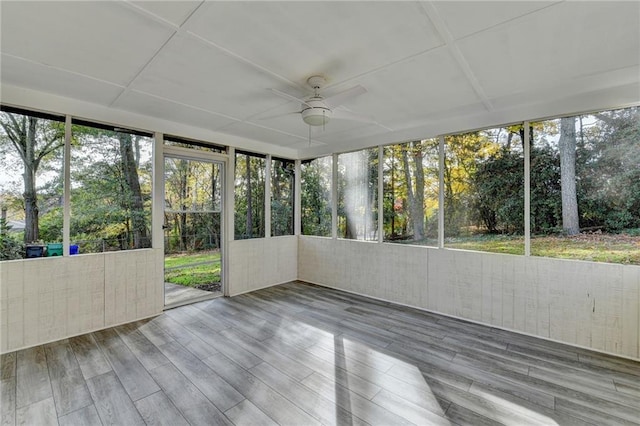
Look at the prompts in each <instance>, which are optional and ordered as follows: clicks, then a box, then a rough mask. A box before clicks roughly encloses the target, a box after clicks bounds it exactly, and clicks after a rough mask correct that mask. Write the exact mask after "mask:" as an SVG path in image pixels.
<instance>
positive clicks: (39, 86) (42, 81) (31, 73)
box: [0, 54, 122, 112]
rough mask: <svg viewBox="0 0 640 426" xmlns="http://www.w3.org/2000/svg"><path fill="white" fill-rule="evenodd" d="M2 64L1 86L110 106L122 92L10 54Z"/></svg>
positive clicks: (3, 56)
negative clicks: (6, 85) (24, 88)
mask: <svg viewBox="0 0 640 426" xmlns="http://www.w3.org/2000/svg"><path fill="white" fill-rule="evenodd" d="M0 64H1V66H0V74H1V75H2V84H9V85H12V86H19V87H26V88H29V89H32V90H39V91H42V92H47V93H53V94H56V95H60V96H65V97H68V98H74V99H79V100H82V101H87V102H93V103H97V104H101V105H109V104H110V103H111V102H112V101H113V100H114V99H115V98H116V97H117V96H118V95H119V94H120V93H121V92H122V87H121V86H117V85H114V84H109V83H105V82H103V81H99V80H95V79H91V78H87V77H84V76H82V75H78V74H74V73H70V72H67V71H63V70H60V69H57V68H53V67H48V66H45V65H41V64H38V63H34V62H29V61H25V60H24V59H20V58H16V57H13V56H10V55H5V54H3V55H2V59H1V62H0ZM58 112H59V111H58Z"/></svg>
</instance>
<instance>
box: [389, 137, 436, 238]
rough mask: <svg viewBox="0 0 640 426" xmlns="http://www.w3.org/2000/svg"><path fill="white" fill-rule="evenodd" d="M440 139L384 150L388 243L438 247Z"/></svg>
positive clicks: (394, 146)
mask: <svg viewBox="0 0 640 426" xmlns="http://www.w3.org/2000/svg"><path fill="white" fill-rule="evenodd" d="M438 149H439V148H438V140H437V139H427V140H422V141H414V142H408V143H405V144H398V145H391V146H387V147H385V148H384V159H383V173H384V241H387V242H394V243H408V244H419V245H427V246H437V245H438Z"/></svg>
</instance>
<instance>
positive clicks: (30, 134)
mask: <svg viewBox="0 0 640 426" xmlns="http://www.w3.org/2000/svg"><path fill="white" fill-rule="evenodd" d="M37 122H38V119H37V118H33V117H29V118H27V126H26V127H27V128H26V129H25V131H26V132H25V133H26V134H25V135H24V136H25V141H24V143H25V145H24V175H23V179H24V194H23V197H24V219H25V227H24V242H25V243H27V244H28V243H32V242H36V241H38V240H39V239H40V227H39V223H38V222H39V216H38V213H39V212H38V193H37V192H36V171H37V170H38V162H37V160H36V155H35V149H36V124H37Z"/></svg>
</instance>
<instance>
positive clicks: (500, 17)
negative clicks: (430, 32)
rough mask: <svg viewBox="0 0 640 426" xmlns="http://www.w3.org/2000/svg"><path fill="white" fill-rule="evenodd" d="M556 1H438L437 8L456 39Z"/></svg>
mask: <svg viewBox="0 0 640 426" xmlns="http://www.w3.org/2000/svg"><path fill="white" fill-rule="evenodd" d="M554 3H558V2H557V1H555V2H554V1H438V2H435V6H436V8H437V10H438V12H439V13H440V16H441V17H442V19H443V20H444V22H445V24H446V26H447V28H448V29H449V31H450V32H451V35H452V36H453V38H454V39H459V38H462V37H465V36H467V35H469V34H474V33H476V32H478V31H482V30H485V29H487V28H491V27H493V26H495V25H498V24H501V23H503V22H507V21H510V20H512V19H514V18H517V17H519V16H522V15H526V14H528V13H531V12H533V11H536V10H539V9H544V8H545V7H548V6H549V5H552V4H554Z"/></svg>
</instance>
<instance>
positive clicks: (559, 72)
mask: <svg viewBox="0 0 640 426" xmlns="http://www.w3.org/2000/svg"><path fill="white" fill-rule="evenodd" d="M612 3H614V2H565V3H562V4H560V5H557V6H553V7H550V8H547V9H543V10H541V11H539V12H537V13H534V14H530V15H527V16H525V17H523V18H521V19H517V20H513V21H510V22H508V23H507V24H504V25H500V26H498V27H495V28H492V29H491V30H488V31H485V32H481V33H478V34H476V35H473V36H470V37H467V38H465V39H464V40H461V41H460V42H458V46H459V47H460V50H461V51H462V53H463V55H464V57H465V58H466V60H467V61H468V63H469V65H470V67H471V70H472V71H473V73H474V74H475V76H476V77H477V79H478V81H479V83H480V85H481V86H482V87H483V89H484V90H485V92H486V94H487V96H489V97H490V98H492V97H501V96H505V95H508V94H512V93H517V92H521V91H524V90H535V89H536V88H538V87H548V86H549V85H550V84H554V85H556V87H557V90H559V93H562V86H563V85H564V83H565V82H567V81H571V80H573V79H576V78H579V77H581V76H585V75H590V74H598V73H602V72H605V71H607V70H612V69H618V68H625V67H629V66H633V65H636V64H638V63H639V61H640V31H639V30H638V29H639V26H640V22H639V21H640V3H639V2H618V3H616V4H615V5H612ZM613 6H615V7H613Z"/></svg>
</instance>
